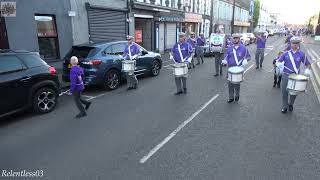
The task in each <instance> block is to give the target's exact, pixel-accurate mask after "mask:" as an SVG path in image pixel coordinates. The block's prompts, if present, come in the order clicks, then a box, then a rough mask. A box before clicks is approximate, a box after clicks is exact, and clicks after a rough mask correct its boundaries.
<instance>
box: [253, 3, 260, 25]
mask: <svg viewBox="0 0 320 180" xmlns="http://www.w3.org/2000/svg"><path fill="white" fill-rule="evenodd" d="M259 16H260V0H254V10H253V28H256V27H257V25H258V22H259Z"/></svg>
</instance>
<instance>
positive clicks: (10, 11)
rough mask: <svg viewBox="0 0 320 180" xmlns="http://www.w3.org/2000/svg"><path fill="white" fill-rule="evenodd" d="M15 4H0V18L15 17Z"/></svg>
mask: <svg viewBox="0 0 320 180" xmlns="http://www.w3.org/2000/svg"><path fill="white" fill-rule="evenodd" d="M16 11H17V5H16V2H0V12H1V17H16V14H17V12H16Z"/></svg>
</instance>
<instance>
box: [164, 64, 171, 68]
mask: <svg viewBox="0 0 320 180" xmlns="http://www.w3.org/2000/svg"><path fill="white" fill-rule="evenodd" d="M170 66H171V64H169V65H165V66H163V67H164V68H167V67H170Z"/></svg>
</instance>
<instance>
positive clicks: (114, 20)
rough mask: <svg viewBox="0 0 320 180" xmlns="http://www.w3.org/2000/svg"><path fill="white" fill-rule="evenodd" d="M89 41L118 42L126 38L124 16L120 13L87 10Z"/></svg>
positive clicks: (97, 9) (96, 9) (93, 9)
mask: <svg viewBox="0 0 320 180" xmlns="http://www.w3.org/2000/svg"><path fill="white" fill-rule="evenodd" d="M88 21H89V34H90V41H93V42H98V41H107V42H110V41H119V40H125V38H126V14H125V12H122V11H116V10H108V9H99V8H92V7H90V8H88Z"/></svg>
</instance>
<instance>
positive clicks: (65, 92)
mask: <svg viewBox="0 0 320 180" xmlns="http://www.w3.org/2000/svg"><path fill="white" fill-rule="evenodd" d="M69 91H70V89H68V90H66V91H64V92H62V93H60V94H59V96H62V95H64V94H67V93H68V92H69Z"/></svg>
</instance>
